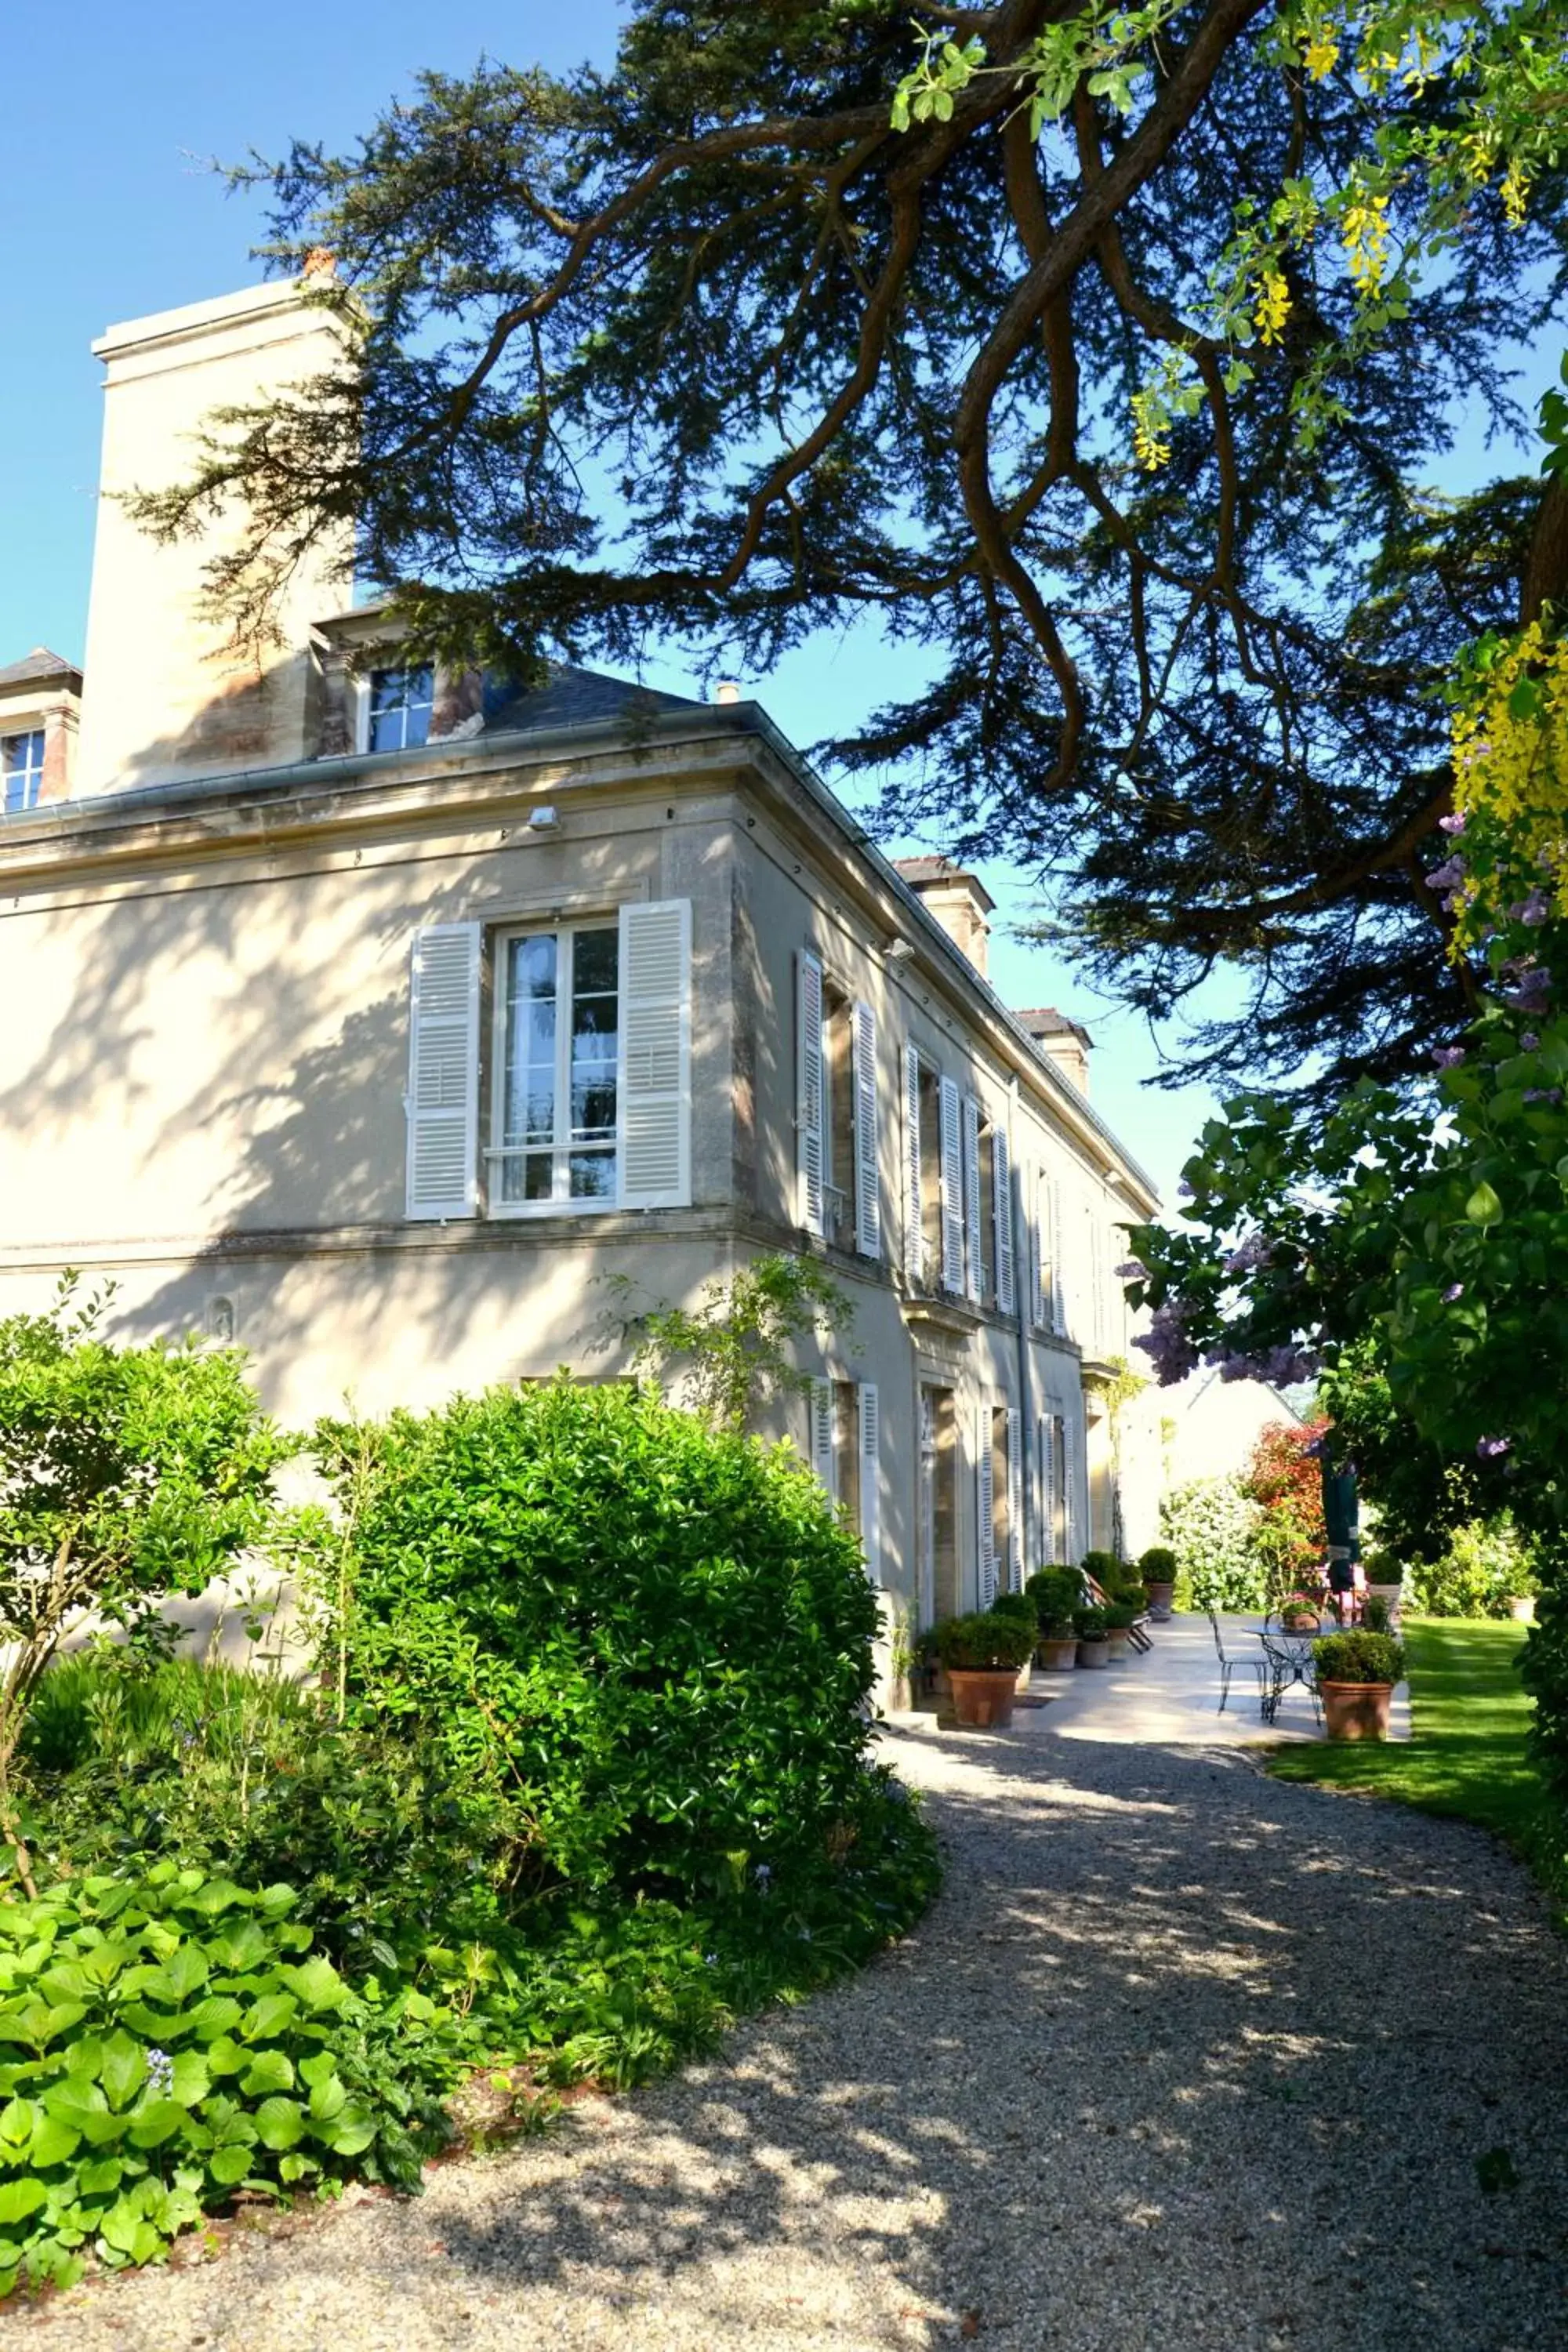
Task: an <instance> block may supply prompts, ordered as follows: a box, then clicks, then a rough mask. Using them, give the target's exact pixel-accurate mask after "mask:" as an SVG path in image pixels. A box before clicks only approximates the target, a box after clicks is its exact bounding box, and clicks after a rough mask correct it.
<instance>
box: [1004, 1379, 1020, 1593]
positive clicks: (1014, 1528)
mask: <svg viewBox="0 0 1568 2352" xmlns="http://www.w3.org/2000/svg"><path fill="white" fill-rule="evenodd" d="M1007 1590H1008V1591H1009V1592H1022V1591H1023V1590H1024V1416H1023V1414H1022V1413H1021V1412H1016V1410H1015V1409H1014V1407H1013V1406H1011V1405H1009V1406H1008V1408H1007Z"/></svg>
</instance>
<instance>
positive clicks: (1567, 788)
mask: <svg viewBox="0 0 1568 2352" xmlns="http://www.w3.org/2000/svg"><path fill="white" fill-rule="evenodd" d="M1526 679H1528V680H1530V682H1531V685H1532V686H1533V687H1534V688H1535V692H1534V693H1533V695H1531V696H1529V697H1528V698H1526V699H1525V705H1524V707H1522V708H1521V709H1520V710H1518V711H1516V710H1515V709H1514V708H1513V703H1514V696H1515V689H1516V688H1518V687H1519V686H1520V685H1521V683H1522V682H1523V681H1524V680H1526ZM1452 743H1453V755H1454V807H1455V809H1456V811H1457V812H1458V814H1459V815H1461V816H1467V817H1468V816H1476V815H1482V814H1484V815H1487V816H1490V817H1492V818H1494V819H1495V820H1496V821H1497V822H1498V823H1499V824H1502V825H1505V826H1506V827H1507V828H1508V831H1509V834H1510V845H1511V846H1512V848H1513V849H1514V851H1515V852H1516V854H1517V858H1518V872H1517V874H1516V875H1515V876H1514V877H1513V879H1512V880H1511V881H1510V883H1509V885H1508V890H1509V895H1510V896H1512V895H1513V893H1514V892H1515V891H1516V890H1517V892H1518V895H1519V896H1520V897H1521V898H1522V897H1523V896H1524V895H1525V888H1524V877H1530V878H1531V879H1537V880H1538V884H1539V887H1542V888H1544V889H1546V890H1547V891H1549V893H1550V896H1551V898H1552V904H1553V907H1554V908H1555V911H1556V912H1557V913H1558V914H1559V915H1568V856H1565V852H1564V841H1565V838H1568V639H1557V640H1551V639H1549V638H1548V637H1547V635H1546V632H1545V630H1544V629H1543V628H1542V625H1541V624H1540V622H1539V621H1538V622H1535V623H1533V624H1532V625H1531V627H1530V628H1528V629H1524V630H1521V633H1520V635H1518V636H1517V637H1516V638H1515V639H1514V641H1513V643H1512V645H1511V646H1510V647H1509V649H1508V651H1507V653H1506V654H1505V655H1504V656H1502V658H1501V659H1500V660H1499V661H1498V662H1497V663H1496V664H1495V665H1494V667H1492V669H1491V670H1490V672H1489V674H1488V677H1487V680H1486V683H1485V686H1484V687H1483V688H1482V689H1481V691H1480V692H1479V694H1477V695H1476V696H1475V697H1474V698H1473V699H1472V700H1471V701H1469V702H1468V703H1467V704H1466V705H1464V707H1463V708H1462V709H1459V710H1458V711H1457V712H1456V714H1455V717H1454V722H1453V730H1452ZM1461 849H1462V843H1461ZM1454 911H1455V914H1456V917H1457V919H1458V920H1457V929H1456V931H1455V935H1454V940H1453V950H1454V951H1455V952H1459V951H1462V950H1463V949H1464V948H1466V947H1467V946H1473V945H1474V944H1476V943H1477V942H1478V941H1479V940H1480V939H1482V938H1483V936H1484V935H1485V933H1486V930H1487V929H1488V927H1489V925H1490V924H1492V923H1495V922H1496V921H1497V920H1498V919H1499V916H1500V911H1501V910H1500V908H1496V907H1493V906H1490V905H1489V903H1488V901H1487V899H1486V898H1485V896H1484V895H1483V894H1482V893H1481V892H1480V891H1479V890H1478V889H1477V888H1476V887H1474V885H1473V884H1471V885H1468V887H1462V888H1461V890H1460V891H1459V893H1458V898H1457V900H1456V903H1455V909H1454Z"/></svg>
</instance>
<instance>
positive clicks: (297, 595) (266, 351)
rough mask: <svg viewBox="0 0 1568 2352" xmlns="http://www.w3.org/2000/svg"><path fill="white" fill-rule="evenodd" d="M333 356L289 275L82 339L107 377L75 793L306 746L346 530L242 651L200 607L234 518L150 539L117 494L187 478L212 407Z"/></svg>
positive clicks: (279, 757) (301, 752)
mask: <svg viewBox="0 0 1568 2352" xmlns="http://www.w3.org/2000/svg"><path fill="white" fill-rule="evenodd" d="M340 348H341V347H340V344H339V341H338V331H337V328H336V325H335V323H334V321H333V320H332V318H331V314H330V313H329V312H327V311H326V310H321V309H319V308H316V307H314V306H312V305H310V304H309V303H308V302H307V301H306V299H305V294H304V289H303V286H302V284H301V282H300V280H298V279H289V280H282V281H279V283H278V284H276V285H272V286H258V287H253V288H251V289H248V290H247V291H246V292H244V293H240V294H226V295H223V296H220V297H219V298H218V299H216V301H211V302H195V303H192V304H190V305H189V306H188V307H187V308H185V309H184V310H163V311H159V312H158V313H156V314H155V315H154V316H153V317H151V318H146V319H133V320H131V321H130V322H129V323H128V324H126V325H123V326H119V327H110V329H109V331H108V332H107V333H106V334H104V335H103V336H101V337H100V340H99V341H97V342H96V343H95V344H94V345H93V351H94V352H95V353H96V354H97V356H98V357H99V358H100V360H102V362H104V369H105V376H104V418H103V463H102V471H101V478H100V488H99V508H98V532H97V540H96V543H95V546H94V550H93V565H92V593H91V597H90V600H89V608H88V625H87V658H86V662H85V664H84V666H83V667H84V672H85V684H84V690H83V694H82V708H81V740H80V744H79V757H78V762H77V773H76V781H75V785H74V790H75V791H76V792H77V793H107V792H115V791H120V790H123V789H124V788H126V787H127V786H129V785H132V784H139V783H156V782H169V781H172V780H174V779H175V778H177V777H179V776H182V775H186V776H188V775H209V774H212V773H215V772H222V771H223V770H225V769H228V768H235V769H237V768H249V767H271V766H277V765H280V764H282V763H283V762H286V761H291V760H300V759H303V758H305V757H307V756H308V755H309V753H310V751H313V749H314V745H313V744H312V743H311V742H310V732H311V719H312V712H311V704H312V700H313V668H312V662H311V655H310V623H311V621H312V620H314V619H318V618H320V616H321V614H325V613H330V612H331V611H333V610H334V609H335V608H336V607H337V606H338V605H340V604H342V602H343V601H344V592H345V583H346V582H347V580H348V578H349V576H350V572H351V569H352V548H351V546H350V545H349V543H348V539H347V535H346V534H345V538H344V541H343V543H342V544H341V545H339V546H337V547H334V548H329V549H321V550H318V551H315V552H313V553H312V555H311V556H310V558H309V560H308V561H307V562H305V563H303V564H302V565H301V566H300V569H299V570H298V572H296V573H295V575H294V577H293V579H292V581H291V582H290V583H289V586H288V588H287V589H286V591H285V593H284V595H283V597H282V599H281V602H280V604H279V610H278V614H277V621H278V625H279V641H278V642H277V643H274V644H271V645H268V646H263V647H261V648H260V649H259V650H258V651H256V652H246V653H241V652H240V651H238V650H237V648H236V647H235V646H233V645H232V644H231V643H230V641H229V633H228V630H227V628H226V625H225V624H224V623H223V622H221V621H220V620H217V619H216V618H214V617H212V616H209V615H208V614H205V612H204V611H203V609H202V594H203V587H204V581H203V567H204V566H205V563H206V562H208V561H209V559H210V558H211V556H212V555H213V554H214V553H215V552H216V551H219V550H220V549H221V548H222V547H223V545H224V543H225V539H226V536H228V535H230V534H232V531H233V525H232V523H231V524H230V525H229V526H228V530H227V532H226V526H225V522H224V520H223V519H222V517H221V516H220V517H219V518H217V519H216V520H215V521H214V523H213V524H212V526H211V528H210V530H209V531H208V532H207V533H205V534H204V535H203V536H202V537H200V538H196V539H181V540H177V541H174V544H173V545H170V546H161V545H160V544H159V543H158V542H157V541H155V540H153V539H151V538H149V537H148V536H147V534H146V533H145V532H143V531H142V530H138V528H137V526H136V524H135V523H134V522H133V521H132V519H131V517H130V515H129V513H128V512H127V511H126V509H125V508H124V506H123V505H122V504H121V502H120V501H121V499H122V497H123V496H124V494H125V493H126V492H127V491H132V490H161V489H165V488H169V487H170V486H171V485H173V484H174V483H175V482H177V481H179V480H180V478H182V476H183V475H184V474H186V473H188V472H189V471H190V470H191V469H192V467H194V465H195V456H196V443H197V439H198V437H199V436H200V435H201V433H202V431H203V428H204V426H205V425H207V423H208V420H209V419H210V417H211V415H212V412H213V410H214V409H216V408H221V407H229V406H234V407H241V406H245V405H247V404H253V403H256V402H258V401H262V400H266V399H267V398H268V397H269V396H270V395H273V394H278V393H280V392H283V391H286V390H288V389H289V387H291V386H292V385H295V384H298V383H307V382H309V381H310V379H311V378H313V377H316V376H319V375H321V374H323V373H327V372H328V371H329V370H331V367H332V366H333V365H334V363H335V362H336V359H337V356H338V353H339V350H340ZM219 429H220V430H221V428H219ZM231 543H232V539H231Z"/></svg>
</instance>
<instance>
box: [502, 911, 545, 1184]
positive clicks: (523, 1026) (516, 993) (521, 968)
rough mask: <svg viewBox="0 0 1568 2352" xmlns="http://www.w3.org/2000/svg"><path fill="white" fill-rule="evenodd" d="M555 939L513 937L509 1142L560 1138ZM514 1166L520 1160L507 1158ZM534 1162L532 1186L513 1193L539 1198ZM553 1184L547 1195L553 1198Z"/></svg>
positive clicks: (508, 983)
mask: <svg viewBox="0 0 1568 2352" xmlns="http://www.w3.org/2000/svg"><path fill="white" fill-rule="evenodd" d="M555 970H556V950H555V940H554V937H553V935H552V933H550V932H548V931H544V932H537V933H535V934H534V935H533V936H532V937H531V938H529V939H525V940H509V941H508V942H507V970H506V975H505V1006H506V1013H505V1019H506V1045H505V1067H504V1081H503V1086H502V1098H501V1133H500V1141H501V1142H502V1143H503V1144H516V1143H553V1141H554V1140H555ZM507 1164H508V1165H509V1166H510V1167H511V1168H512V1170H513V1171H514V1172H515V1171H516V1170H517V1163H516V1162H515V1161H512V1162H509V1163H507ZM537 1183H538V1178H537V1171H535V1170H534V1169H533V1166H532V1163H531V1162H530V1163H529V1174H528V1190H527V1191H526V1192H524V1193H522V1194H521V1195H519V1194H518V1193H517V1192H510V1193H508V1194H507V1195H506V1197H507V1198H508V1199H511V1200H515V1199H518V1198H519V1197H522V1198H525V1199H528V1200H531V1201H532V1200H538V1199H539V1198H541V1197H543V1198H545V1199H548V1198H549V1191H550V1188H549V1185H548V1183H547V1184H546V1185H545V1187H544V1192H543V1195H542V1196H541V1194H540V1192H539V1191H538V1189H537Z"/></svg>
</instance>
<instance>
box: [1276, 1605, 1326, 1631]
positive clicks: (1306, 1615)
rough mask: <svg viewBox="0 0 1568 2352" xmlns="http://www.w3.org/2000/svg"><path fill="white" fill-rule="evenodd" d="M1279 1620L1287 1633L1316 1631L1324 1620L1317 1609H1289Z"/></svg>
mask: <svg viewBox="0 0 1568 2352" xmlns="http://www.w3.org/2000/svg"><path fill="white" fill-rule="evenodd" d="M1279 1622H1280V1623H1281V1624H1282V1625H1283V1626H1284V1628H1285V1631H1286V1632H1287V1633H1317V1632H1318V1631H1319V1630H1320V1628H1321V1625H1322V1622H1323V1621H1322V1619H1321V1617H1320V1616H1319V1614H1318V1612H1317V1611H1316V1610H1315V1609H1287V1610H1286V1612H1285V1613H1284V1615H1283V1616H1282V1617H1281V1619H1280V1621H1279Z"/></svg>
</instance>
